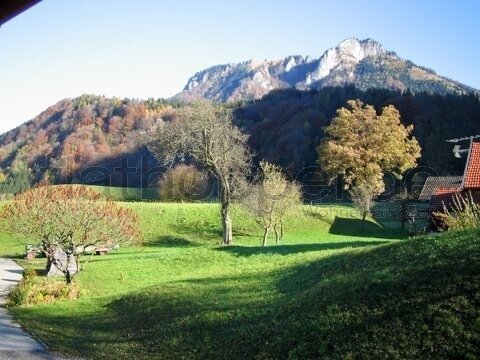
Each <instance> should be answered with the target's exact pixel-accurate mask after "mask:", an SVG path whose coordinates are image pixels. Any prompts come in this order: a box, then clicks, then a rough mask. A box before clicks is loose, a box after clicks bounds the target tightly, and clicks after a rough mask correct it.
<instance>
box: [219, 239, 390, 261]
mask: <svg viewBox="0 0 480 360" xmlns="http://www.w3.org/2000/svg"><path fill="white" fill-rule="evenodd" d="M387 242H388V241H339V242H331V243H323V244H296V245H276V246H265V247H262V246H230V247H219V248H217V250H218V251H225V252H228V253H231V254H233V255H236V256H245V257H248V256H253V255H261V254H272V255H290V254H298V253H305V252H310V251H325V250H338V249H344V248H360V247H365V246H373V245H380V244H384V243H387Z"/></svg>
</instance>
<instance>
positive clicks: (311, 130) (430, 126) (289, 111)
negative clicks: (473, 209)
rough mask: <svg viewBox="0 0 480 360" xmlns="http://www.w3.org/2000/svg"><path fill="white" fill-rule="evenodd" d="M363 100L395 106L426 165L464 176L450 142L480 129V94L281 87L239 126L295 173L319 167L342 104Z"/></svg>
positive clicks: (248, 110)
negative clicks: (325, 141) (320, 150)
mask: <svg viewBox="0 0 480 360" xmlns="http://www.w3.org/2000/svg"><path fill="white" fill-rule="evenodd" d="M350 99H361V100H362V101H363V102H364V103H368V104H372V105H374V106H375V108H376V109H377V110H380V108H381V107H384V106H386V105H390V104H393V105H394V106H395V107H396V108H397V109H398V110H399V111H400V114H401V117H402V122H403V123H404V124H405V125H410V124H413V126H414V130H413V135H414V136H415V137H416V138H417V139H418V141H419V143H420V145H421V147H422V158H421V165H424V166H429V167H432V170H434V171H436V172H438V173H441V174H459V173H460V172H461V171H462V170H463V165H464V161H465V160H464V159H460V160H458V159H455V158H454V157H453V155H452V145H451V144H449V143H446V142H445V140H447V139H451V138H454V137H460V136H466V135H472V134H477V133H478V132H479V131H480V102H479V99H478V97H477V96H476V95H465V96H464V95H432V94H427V93H421V94H417V95H413V94H412V93H410V92H408V91H407V92H405V93H400V92H397V91H389V90H380V89H371V90H367V91H361V90H359V89H357V88H355V87H354V86H348V87H333V88H324V89H321V90H318V91H308V92H305V91H298V90H277V91H272V92H271V93H270V94H268V95H267V96H265V97H264V98H262V99H261V100H259V101H256V102H253V103H245V104H243V105H241V106H240V107H238V109H237V110H236V113H235V114H236V117H237V121H238V123H239V125H240V126H241V127H243V128H244V129H245V130H246V131H247V132H248V133H250V134H251V137H250V143H251V145H252V147H253V148H254V149H255V151H256V152H257V153H258V156H259V157H260V158H265V159H267V160H268V161H272V162H274V163H277V164H280V165H281V166H283V167H284V168H286V169H288V171H289V173H290V174H291V175H292V176H295V175H296V174H298V173H299V172H300V171H301V170H302V169H304V168H305V167H308V166H313V165H316V160H317V156H318V155H317V152H316V148H317V146H318V144H319V143H320V140H321V139H322V137H323V130H322V128H323V127H325V126H326V125H328V124H329V123H330V121H331V119H332V117H334V116H335V113H336V110H337V109H338V108H339V107H342V106H345V104H346V102H347V101H348V100H350Z"/></svg>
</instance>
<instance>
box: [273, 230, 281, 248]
mask: <svg viewBox="0 0 480 360" xmlns="http://www.w3.org/2000/svg"><path fill="white" fill-rule="evenodd" d="M273 231H274V232H275V245H278V244H279V242H280V233H279V232H278V229H277V225H275V226H274V227H273Z"/></svg>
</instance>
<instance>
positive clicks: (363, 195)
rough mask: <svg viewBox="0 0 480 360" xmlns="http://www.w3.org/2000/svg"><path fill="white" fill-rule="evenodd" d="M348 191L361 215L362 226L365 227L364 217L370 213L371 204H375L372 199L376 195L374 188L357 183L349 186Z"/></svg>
mask: <svg viewBox="0 0 480 360" xmlns="http://www.w3.org/2000/svg"><path fill="white" fill-rule="evenodd" d="M349 193H350V197H351V198H352V201H353V204H354V206H355V207H356V208H357V209H358V210H359V211H360V214H361V215H362V228H363V229H365V219H366V218H367V215H370V214H371V212H372V208H373V205H375V202H374V201H373V199H374V197H375V196H376V193H375V189H374V188H373V187H372V186H369V185H368V184H366V183H358V184H356V185H354V186H352V187H351V188H350V191H349Z"/></svg>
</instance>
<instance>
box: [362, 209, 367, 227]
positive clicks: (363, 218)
mask: <svg viewBox="0 0 480 360" xmlns="http://www.w3.org/2000/svg"><path fill="white" fill-rule="evenodd" d="M366 218H367V212H366V211H364V212H363V214H362V231H365V223H366V221H365V220H366Z"/></svg>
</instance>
